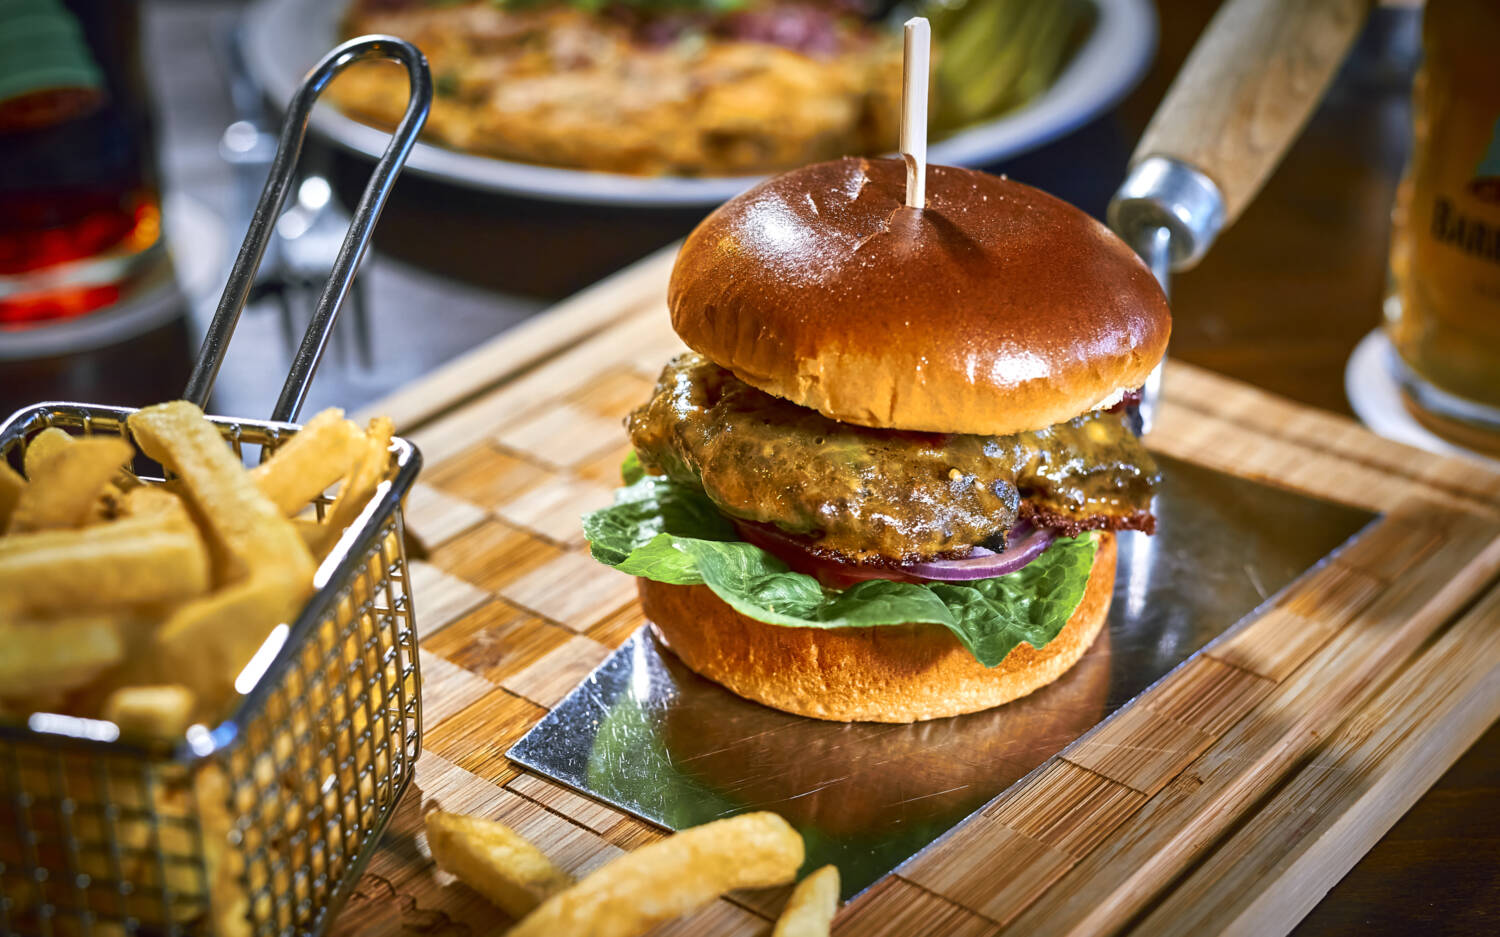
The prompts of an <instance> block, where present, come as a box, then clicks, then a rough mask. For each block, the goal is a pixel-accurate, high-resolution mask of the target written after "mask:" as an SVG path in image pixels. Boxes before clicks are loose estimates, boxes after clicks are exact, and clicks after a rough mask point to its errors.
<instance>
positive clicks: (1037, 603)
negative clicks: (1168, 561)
mask: <svg viewBox="0 0 1500 937" xmlns="http://www.w3.org/2000/svg"><path fill="white" fill-rule="evenodd" d="M623 474H624V475H625V477H626V480H627V481H628V482H629V484H627V485H626V486H625V487H624V488H621V489H619V490H618V491H616V492H615V503H614V504H613V505H611V506H610V507H607V508H602V509H600V510H598V511H594V512H593V513H591V514H588V515H586V516H585V517H584V518H583V531H584V535H585V536H586V537H588V540H589V547H590V549H591V551H592V552H593V555H594V558H595V559H596V560H598V561H599V562H601V563H604V564H605V565H607V566H613V567H614V568H616V569H618V570H621V571H622V572H626V573H629V574H630V575H632V576H641V577H644V578H646V579H651V580H654V581H656V582H662V583H667V584H669V585H680V586H696V585H706V586H708V587H709V588H710V589H712V590H713V591H714V594H715V595H717V596H718V597H719V598H720V599H723V600H724V601H725V602H726V603H728V604H729V605H730V606H731V607H732V608H734V610H735V611H737V612H739V613H740V614H742V615H745V616H746V617H749V618H753V619H755V620H757V621H763V622H767V623H769V624H773V625H786V626H790V627H798V628H864V627H874V626H881V625H899V624H906V623H909V622H910V623H928V624H935V625H942V626H943V627H945V628H947V629H948V630H950V631H952V632H953V634H954V635H955V636H956V637H957V638H958V640H959V641H960V642H961V643H962V644H963V646H964V647H966V648H968V649H969V652H970V653H972V654H973V655H974V657H975V658H976V659H978V660H979V662H980V663H982V664H984V665H985V666H986V667H993V666H995V665H996V664H998V663H1000V662H1001V661H1002V660H1004V659H1005V656H1006V655H1007V654H1009V653H1010V652H1011V651H1012V650H1013V649H1014V648H1015V647H1016V645H1018V644H1020V643H1021V642H1023V641H1024V642H1026V643H1027V644H1030V645H1031V646H1032V647H1035V648H1041V647H1045V646H1046V644H1047V642H1049V641H1051V640H1052V639H1053V638H1055V637H1057V634H1058V632H1059V631H1061V630H1062V628H1063V625H1065V624H1067V621H1068V619H1069V618H1070V617H1071V616H1072V614H1073V610H1074V609H1076V608H1077V607H1078V603H1079V602H1080V601H1082V600H1083V592H1084V588H1085V587H1086V586H1087V584H1088V578H1089V571H1090V569H1091V568H1092V567H1093V562H1094V553H1095V551H1096V550H1097V549H1098V545H1099V543H1098V537H1097V536H1095V535H1093V534H1086V535H1084V536H1081V537H1075V538H1071V539H1066V538H1065V539H1059V540H1057V541H1056V542H1054V543H1053V544H1052V546H1051V547H1050V548H1049V549H1048V550H1047V551H1046V552H1045V553H1043V554H1042V555H1041V556H1039V557H1037V558H1036V559H1035V560H1033V561H1031V562H1030V563H1028V564H1027V565H1026V566H1025V567H1023V568H1022V569H1019V570H1017V571H1016V572H1014V573H1010V574H1009V575H1005V576H998V577H996V578H994V579H979V580H975V581H972V582H941V583H939V582H934V583H912V582H892V581H890V580H886V579H871V580H868V581H866V582H860V583H856V584H855V585H853V586H850V587H849V588H847V589H830V588H826V587H824V586H823V585H822V584H821V583H819V582H818V580H816V579H814V578H813V577H812V576H808V575H805V574H803V573H797V572H793V571H791V570H790V569H789V568H788V567H787V565H786V564H785V563H783V562H782V561H781V560H779V559H777V558H776V557H774V556H772V555H771V554H769V553H767V552H766V551H765V550H762V549H761V548H760V547H757V546H754V545H752V544H748V543H745V542H744V541H742V540H740V539H738V535H737V534H736V532H735V529H734V526H733V525H732V524H731V523H730V522H729V521H728V520H727V519H726V518H725V517H724V516H723V515H722V514H720V513H719V511H718V509H717V508H715V507H714V505H713V502H711V501H709V499H708V496H707V495H705V494H704V493H703V492H702V490H700V489H698V488H696V487H694V486H690V485H684V484H681V483H679V482H674V481H671V480H668V479H666V478H662V477H659V476H655V475H645V474H644V473H642V472H641V470H640V466H639V463H637V462H635V461H634V459H633V458H631V459H627V460H626V465H625V466H624V472H623ZM632 479H633V480H632Z"/></svg>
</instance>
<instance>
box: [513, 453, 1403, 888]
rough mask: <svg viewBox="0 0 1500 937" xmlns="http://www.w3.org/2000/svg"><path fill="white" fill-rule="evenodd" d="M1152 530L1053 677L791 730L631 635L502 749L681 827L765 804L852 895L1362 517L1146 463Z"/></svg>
mask: <svg viewBox="0 0 1500 937" xmlns="http://www.w3.org/2000/svg"><path fill="white" fill-rule="evenodd" d="M1160 461H1161V464H1162V470H1163V472H1164V473H1165V474H1166V483H1165V484H1164V485H1163V486H1162V494H1161V495H1159V496H1158V497H1157V500H1156V514H1157V519H1158V530H1157V533H1156V536H1154V537H1146V536H1144V535H1141V534H1133V533H1132V534H1126V535H1123V536H1121V538H1120V560H1119V569H1118V573H1117V576H1116V579H1115V595H1114V604H1113V605H1112V606H1111V608H1110V615H1109V630H1108V631H1107V632H1105V633H1103V634H1101V635H1100V636H1099V639H1098V640H1097V641H1096V642H1095V643H1094V646H1093V647H1092V648H1091V649H1090V650H1089V652H1088V653H1087V654H1085V655H1084V657H1083V659H1082V660H1081V661H1080V662H1079V663H1078V665H1077V666H1076V667H1074V668H1073V669H1072V670H1071V671H1069V672H1068V673H1067V674H1066V675H1065V676H1064V677H1063V678H1062V679H1061V680H1059V681H1057V682H1056V683H1054V684H1052V685H1051V686H1048V687H1045V688H1043V689H1041V690H1039V691H1037V692H1036V693H1033V694H1032V695H1031V696H1028V697H1026V698H1024V699H1021V700H1018V701H1017V702H1014V703H1011V704H1009V705H1007V706H1002V707H1000V708H999V709H995V710H991V711H989V712H983V713H975V714H973V715H969V716H957V717H954V718H951V719H940V720H936V721H933V722H924V723H917V724H915V725H880V724H873V723H855V724H848V725H845V724H840V723H830V722H821V721H818V720H815V719H804V718H802V717H799V716H792V715H788V714H786V713H782V712H778V711H776V710H772V709H768V708H766V707H764V706H760V705H759V704H756V703H752V702H749V701H746V700H743V699H741V698H739V697H737V696H735V695H734V694H732V693H730V692H729V691H727V690H725V689H723V688H722V687H720V686H719V685H718V684H715V683H712V682H710V681H707V680H704V679H703V678H701V677H699V676H697V675H696V674H694V673H692V672H691V671H689V670H688V669H687V668H686V667H684V666H683V665H682V664H681V662H679V661H678V660H677V658H676V657H674V656H672V654H671V653H670V652H668V651H666V650H664V649H663V648H662V646H661V645H660V643H659V642H658V641H657V640H656V638H655V637H654V636H653V635H652V633H651V632H650V630H649V629H644V628H643V629H642V630H641V631H639V632H637V633H636V634H635V635H634V636H633V637H631V639H630V640H629V641H627V642H626V643H625V644H624V645H622V646H621V647H620V649H619V650H617V651H615V653H614V654H613V655H611V656H610V658H609V659H608V660H606V661H605V662H604V663H603V664H602V665H601V666H600V667H599V669H598V670H596V671H594V673H593V674H591V675H590V676H589V677H588V679H586V680H585V681H584V682H583V683H582V684H580V685H579V687H578V689H576V690H574V691H573V693H572V694H571V695H570V696H568V698H567V699H565V700H563V702H562V703H560V704H559V705H558V706H557V707H556V708H555V709H553V710H552V712H551V713H550V714H549V715H548V716H547V717H546V718H544V719H543V720H542V721H541V722H539V723H537V725H536V727H535V728H533V729H532V730H531V731H530V732H529V733H527V735H526V736H525V737H524V738H522V739H521V740H520V741H519V742H517V743H516V745H515V746H514V747H513V748H511V750H510V752H509V755H510V757H511V758H512V759H514V760H515V761H517V762H519V763H521V764H523V765H525V766H526V767H528V768H530V769H532V770H534V771H538V772H540V773H542V774H544V775H547V776H548V777H551V778H555V779H556V780H558V781H560V782H562V783H563V784H566V785H568V786H569V787H573V788H576V789H578V790H580V791H582V792H584V793H586V794H590V795H592V796H594V797H597V798H599V799H600V800H603V801H605V802H607V803H610V804H613V805H614V806H616V807H619V808H621V809H623V810H626V811H628V812H630V813H633V814H635V815H637V816H639V817H642V818H643V819H646V820H649V821H651V822H653V823H658V824H661V825H663V826H666V827H670V828H672V829H682V828H684V827H689V826H694V825H697V824H699V823H705V822H707V821H709V820H712V819H715V818H717V817H722V816H726V815H729V814H734V813H742V812H745V811H748V810H774V811H775V812H777V813H779V814H781V815H783V816H785V817H786V818H787V819H788V820H790V821H791V822H792V824H793V825H794V826H796V827H797V828H798V829H799V830H800V831H801V832H802V834H803V837H804V838H805V840H806V842H807V862H808V865H807V867H808V868H815V867H817V866H820V865H823V864H825V863H830V862H831V863H833V864H835V865H837V866H838V867H839V872H840V873H841V875H842V878H843V888H844V896H845V897H846V898H848V897H852V896H853V895H855V894H858V893H859V892H860V891H863V890H864V889H865V888H867V887H868V886H869V885H871V884H872V883H874V882H875V881H876V880H877V879H879V878H880V877H881V876H883V875H885V874H886V873H887V872H889V871H891V870H892V869H894V868H895V867H896V866H898V865H900V864H901V863H902V862H904V861H905V860H906V859H907V858H909V857H911V856H912V855H914V854H915V853H917V852H918V851H919V850H921V849H922V848H923V847H924V846H926V845H927V844H928V843H930V842H932V841H933V840H935V839H937V838H938V837H939V836H941V835H942V834H943V833H944V832H946V831H947V830H949V829H951V828H952V827H953V826H954V825H956V824H957V823H959V822H960V821H962V820H963V819H964V818H966V817H967V816H969V815H970V814H971V813H973V812H974V811H976V810H978V809H979V808H980V807H982V806H983V805H984V804H985V803H987V802H989V801H990V800H992V799H994V798H995V797H996V796H998V795H999V794H1000V793H1002V792H1003V791H1004V790H1005V789H1006V788H1007V787H1009V786H1010V785H1011V784H1013V783H1015V782H1016V781H1017V780H1019V779H1020V778H1021V777H1022V776H1023V775H1025V774H1026V773H1027V772H1029V771H1031V770H1032V769H1033V768H1035V767H1036V766H1037V765H1039V764H1041V763H1042V762H1044V761H1046V760H1047V759H1048V758H1050V757H1051V756H1052V755H1055V754H1057V752H1059V751H1061V750H1062V749H1063V748H1065V747H1066V746H1067V745H1068V743H1070V742H1072V741H1073V740H1074V739H1076V738H1078V737H1079V736H1080V735H1082V734H1083V733H1084V732H1086V731H1088V730H1089V729H1090V728H1092V727H1093V726H1094V725H1095V724H1097V723H1098V722H1099V721H1100V720H1102V719H1104V718H1105V717H1106V716H1108V715H1110V714H1111V713H1113V712H1114V711H1115V710H1116V709H1118V708H1120V707H1121V706H1122V705H1124V704H1125V703H1126V702H1128V701H1129V700H1131V699H1132V698H1134V697H1135V696H1137V695H1138V694H1139V693H1140V692H1141V691H1143V690H1145V689H1146V688H1147V687H1149V686H1150V685H1151V684H1153V683H1155V682H1156V681H1157V680H1159V679H1160V678H1161V677H1162V676H1163V675H1165V674H1166V673H1167V672H1168V671H1170V670H1171V669H1172V668H1173V667H1176V666H1177V665H1178V664H1179V663H1181V662H1182V661H1184V660H1186V659H1187V658H1188V657H1190V656H1191V655H1192V654H1193V653H1194V652H1196V651H1197V650H1198V649H1199V648H1201V647H1203V646H1204V645H1205V644H1207V643H1208V642H1209V641H1211V640H1212V639H1213V638H1215V637H1217V636H1218V635H1219V634H1221V633H1223V632H1224V631H1225V630H1226V629H1228V628H1229V627H1230V626H1231V625H1233V624H1234V623H1235V622H1236V621H1239V620H1240V619H1242V618H1244V617H1245V616H1246V615H1247V614H1248V613H1250V612H1251V611H1252V610H1254V609H1255V608H1256V607H1257V606H1259V605H1261V604H1263V603H1264V602H1265V601H1266V599H1268V598H1269V597H1271V596H1272V595H1273V594H1274V593H1276V592H1278V591H1280V590H1281V589H1283V588H1285V587H1286V586H1287V585H1288V584H1290V583H1291V582H1292V580H1294V579H1296V578H1297V577H1298V576H1299V575H1301V574H1302V573H1303V572H1305V571H1306V570H1307V569H1309V568H1310V567H1312V566H1314V565H1316V564H1317V563H1319V562H1320V561H1321V560H1323V558H1325V557H1326V556H1327V555H1328V554H1329V553H1330V552H1332V551H1333V550H1335V549H1336V548H1338V547H1339V545H1341V544H1343V543H1344V542H1345V541H1347V540H1348V539H1350V538H1351V537H1352V536H1354V535H1355V534H1356V533H1358V532H1359V531H1360V530H1361V529H1362V528H1363V527H1364V526H1365V525H1366V524H1368V523H1369V522H1370V521H1371V520H1372V519H1373V518H1374V516H1375V515H1373V514H1370V513H1369V512H1366V511H1361V510H1356V509H1354V508H1348V507H1343V506H1340V505H1336V504H1331V503H1329V502H1326V501H1319V500H1316V499H1313V498H1309V497H1306V496H1304V495H1299V494H1295V493H1292V492H1288V491H1283V490H1281V489H1278V488H1272V487H1269V486H1267V485H1262V484H1258V483H1256V482H1251V481H1247V480H1245V479H1242V478H1235V477H1233V476H1230V475H1224V474H1221V473H1219V472H1214V471H1211V470H1209V469H1205V468H1201V467H1198V466H1194V465H1191V464H1188V463H1186V462H1180V461H1177V460H1175V459H1167V458H1161V459H1160Z"/></svg>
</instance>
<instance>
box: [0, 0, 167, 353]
mask: <svg viewBox="0 0 1500 937" xmlns="http://www.w3.org/2000/svg"><path fill="white" fill-rule="evenodd" d="M139 12H140V9H139V3H138V0H11V2H8V3H4V4H0V334H3V331H5V330H13V329H17V328H27V327H31V326H36V325H41V324H45V323H48V322H56V321H58V320H62V319H68V318H74V317H78V316H83V315H87V314H88V313H90V312H92V311H95V310H97V309H101V308H103V307H106V306H110V305H112V304H114V303H116V302H117V301H119V300H120V299H121V298H122V296H123V295H125V293H126V292H127V291H128V290H129V289H130V286H131V284H132V283H133V282H135V281H137V280H138V279H140V278H141V277H142V276H143V275H144V274H145V273H146V272H148V271H149V270H151V269H152V268H153V267H154V266H155V265H158V264H163V263H166V262H167V260H166V253H165V248H164V247H163V244H162V236H161V208H160V200H159V198H158V189H157V184H156V171H155V165H154V161H153V152H152V144H153V140H152V133H151V116H150V109H149V106H148V99H147V89H146V82H145V77H144V74H143V72H142V68H141V62H140V45H139Z"/></svg>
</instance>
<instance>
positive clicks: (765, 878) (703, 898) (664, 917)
mask: <svg viewBox="0 0 1500 937" xmlns="http://www.w3.org/2000/svg"><path fill="white" fill-rule="evenodd" d="M802 859H803V847H802V837H801V836H799V835H798V834H797V831H796V830H794V829H792V827H791V824H789V823H787V822H786V821H785V820H783V819H782V818H781V817H779V816H777V815H776V814H774V813H767V812H760V813H746V814H741V815H739V816H737V817H729V818H728V819H725V820H715V821H713V822H712V823H705V824H703V825H702V826H697V827H693V828H692V829H690V830H684V831H682V832H681V833H678V834H676V835H674V836H669V837H667V838H666V839H663V840H660V841H658V842H655V843H651V844H650V845H647V846H642V847H641V848H640V849H637V850H636V851H635V852H630V853H626V854H625V855H623V856H620V857H619V858H617V859H614V860H612V861H610V862H609V863H607V864H605V865H603V866H601V867H600V868H599V869H598V870H597V871H595V872H594V873H593V874H592V875H590V876H588V877H587V878H585V879H583V880H582V881H580V882H579V883H578V884H576V885H574V886H572V887H571V888H569V889H567V890H566V891H561V892H558V893H557V894H555V895H553V896H552V897H551V898H548V899H547V900H546V901H544V902H542V903H541V904H540V905H539V906H538V907H537V909H536V910H535V911H533V912H531V913H530V914H529V915H527V916H526V917H525V918H524V919H523V920H522V921H521V922H520V923H519V924H517V925H516V927H515V928H514V929H512V930H511V931H510V932H509V937H551V935H554V934H589V935H591V937H635V935H638V934H643V933H645V932H646V931H648V930H650V929H651V928H652V927H654V926H655V925H657V924H660V923H662V922H663V921H669V920H672V919H673V918H677V917H681V916H682V915H684V914H688V913H691V912H692V911H695V910H697V909H698V908H701V907H703V906H704V905H706V904H708V903H709V902H710V901H713V900H714V899H715V898H717V897H719V896H720V895H722V894H724V893H725V892H727V891H732V890H733V889H736V888H763V887H766V886H770V885H785V884H787V883H788V882H791V881H793V880H794V879H796V877H797V869H798V867H799V866H801V865H802Z"/></svg>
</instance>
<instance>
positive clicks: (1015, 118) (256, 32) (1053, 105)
mask: <svg viewBox="0 0 1500 937" xmlns="http://www.w3.org/2000/svg"><path fill="white" fill-rule="evenodd" d="M1091 2H1092V3H1093V4H1094V7H1095V12H1096V19H1095V23H1094V28H1093V30H1092V31H1091V32H1090V33H1089V36H1088V38H1087V39H1086V40H1085V41H1084V43H1083V45H1082V46H1081V47H1080V48H1079V49H1078V51H1077V52H1076V53H1075V54H1074V55H1073V58H1072V60H1071V61H1069V62H1068V64H1067V65H1066V66H1065V67H1064V69H1063V71H1062V74H1060V75H1059V76H1058V78H1057V81H1056V82H1054V83H1053V85H1052V87H1050V88H1048V89H1047V91H1046V92H1044V93H1043V94H1041V95H1040V96H1038V97H1037V98H1036V99H1035V100H1034V101H1032V102H1031V103H1030V104H1029V105H1027V106H1026V107H1024V108H1022V109H1020V110H1018V111H1014V112H1012V113H1009V114H1006V115H1005V116H1003V117H999V118H996V119H995V120H991V121H986V122H985V123H982V124H976V125H974V126H973V127H970V128H968V129H967V130H962V131H960V132H958V133H956V134H954V135H953V136H951V137H948V138H946V139H944V140H942V141H940V142H938V143H934V144H933V145H932V146H931V147H929V149H928V154H927V155H928V158H929V159H930V160H931V161H932V162H934V163H940V164H944V165H950V166H978V165H984V164H986V163H992V162H995V161H996V160H1000V159H1004V158H1006V157H1008V156H1014V155H1015V154H1017V153H1021V152H1024V151H1026V150H1029V149H1033V148H1035V147H1037V146H1040V145H1041V144H1043V143H1046V142H1048V141H1050V140H1054V139H1056V138H1057V137H1060V136H1062V135H1063V134H1065V133H1067V132H1068V131H1070V130H1073V129H1074V128H1076V127H1078V126H1080V125H1082V124H1084V123H1086V122H1087V121H1089V120H1090V119H1092V118H1093V117H1096V116H1097V115H1099V114H1100V113H1102V112H1103V111H1105V110H1107V109H1108V108H1109V107H1110V106H1112V105H1113V104H1114V103H1115V102H1116V101H1118V100H1119V99H1120V98H1121V97H1123V96H1124V95H1125V93H1126V92H1127V91H1129V90H1130V89H1131V88H1132V87H1134V86H1135V83H1136V82H1137V81H1139V80H1140V77H1141V75H1142V74H1143V73H1144V72H1145V70H1146V66H1147V65H1148V64H1149V63H1150V61H1151V55H1152V53H1153V52H1154V51H1155V50H1156V10H1155V7H1154V6H1152V4H1151V3H1150V0H1091ZM343 7H344V4H343V3H341V2H335V0H256V3H255V4H254V5H253V6H252V7H251V9H250V11H249V13H248V14H247V21H246V24H245V25H246V33H245V53H246V59H247V62H248V64H249V67H250V72H251V74H252V75H253V76H254V77H255V80H256V81H257V82H258V83H259V84H260V86H261V87H262V88H263V89H265V91H266V93H267V95H268V96H269V97H270V98H271V100H272V101H273V102H274V103H275V104H276V105H277V106H278V107H285V105H286V103H287V102H288V101H290V100H291V99H292V93H293V92H294V91H295V90H296V88H297V86H298V84H300V83H301V81H302V78H303V75H304V74H305V73H306V72H307V70H308V69H309V68H310V67H312V65H313V63H315V62H316V61H317V60H318V59H319V58H320V57H321V56H322V55H323V54H324V53H325V52H327V51H328V50H329V49H331V48H333V46H334V45H336V44H337V42H338V21H339V18H340V17H341V16H342V13H343ZM312 127H313V129H314V130H315V131H316V132H318V133H320V134H322V135H323V136H325V137H327V138H329V139H330V140H332V141H334V142H335V143H337V144H338V145H340V146H343V147H345V148H347V149H350V150H353V151H355V152H357V153H363V154H365V155H366V156H370V157H378V156H379V155H380V154H381V153H382V152H384V151H385V146H386V143H387V141H388V139H389V138H388V136H387V135H386V133H384V132H383V131H380V130H376V129H374V128H373V127H367V126H365V125H364V124H361V123H359V122H358V121H355V120H351V119H350V118H348V117H345V116H344V115H342V114H340V113H338V112H337V111H336V110H334V109H333V107H331V106H329V105H323V106H320V107H318V108H316V109H315V110H314V111H313V116H312ZM406 167H407V171H408V172H415V173H418V174H419V175H423V176H428V177H431V178H435V179H441V180H444V181H446V182H451V183H453V184H455V185H460V186H465V187H469V188H474V189H481V190H484V191H489V192H502V193H505V194H507V195H523V196H529V197H531V198H537V199H546V200H549V201H558V202H576V203H583V204H593V205H629V206H639V207H654V208H687V207H701V206H709V205H717V204H719V203H720V202H723V201H725V200H726V199H729V198H732V197H734V196H735V195H737V194H739V193H740V192H743V191H744V190H745V189H747V188H749V187H750V186H751V185H754V184H755V183H756V182H758V181H759V180H760V179H761V178H762V177H760V176H721V177H717V178H684V177H674V176H627V175H622V174H618V173H606V172H588V171H585V170H580V169H562V168H557V167H551V166H534V165H531V164H529V163H514V162H508V161H506V160H500V159H494V158H492V157H488V156H476V155H473V154H469V153H460V152H458V151H456V150H449V149H444V148H443V147H440V146H435V145H433V144H429V143H418V144H417V145H416V147H415V148H414V149H413V150H412V153H411V158H410V159H408V160H407V163H406Z"/></svg>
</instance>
